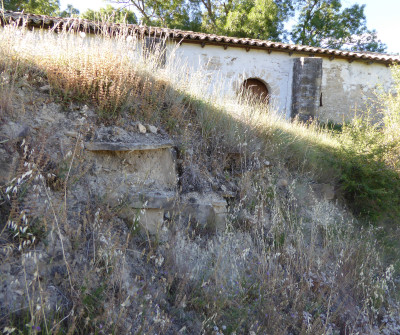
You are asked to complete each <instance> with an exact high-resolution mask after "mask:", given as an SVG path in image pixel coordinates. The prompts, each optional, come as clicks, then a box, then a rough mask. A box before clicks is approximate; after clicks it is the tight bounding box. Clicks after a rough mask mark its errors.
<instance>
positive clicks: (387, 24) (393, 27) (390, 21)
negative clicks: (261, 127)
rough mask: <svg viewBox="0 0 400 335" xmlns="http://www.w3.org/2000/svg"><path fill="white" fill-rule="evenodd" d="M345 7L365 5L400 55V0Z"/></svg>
mask: <svg viewBox="0 0 400 335" xmlns="http://www.w3.org/2000/svg"><path fill="white" fill-rule="evenodd" d="M342 3H343V6H345V7H348V6H351V5H353V4H355V3H358V4H360V5H361V4H365V5H366V7H365V16H366V18H367V26H368V28H369V29H375V30H376V31H377V32H378V37H379V38H380V39H381V40H382V42H384V43H385V44H386V45H387V46H388V49H387V52H389V53H400V36H399V32H400V0H356V1H354V0H342ZM60 4H61V10H64V9H65V8H66V7H67V4H71V5H73V6H74V7H75V8H78V9H79V10H80V11H81V12H84V11H85V10H86V9H88V8H90V9H94V10H97V9H99V8H101V7H104V6H106V4H107V2H105V1H103V0H60Z"/></svg>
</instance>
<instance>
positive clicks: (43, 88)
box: [39, 85, 50, 92]
mask: <svg viewBox="0 0 400 335" xmlns="http://www.w3.org/2000/svg"><path fill="white" fill-rule="evenodd" d="M39 90H40V91H41V92H49V91H50V85H44V86H42V87H41V88H39Z"/></svg>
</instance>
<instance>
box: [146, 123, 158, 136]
mask: <svg viewBox="0 0 400 335" xmlns="http://www.w3.org/2000/svg"><path fill="white" fill-rule="evenodd" d="M146 129H147V131H149V132H150V133H153V134H157V132H158V129H157V127H155V126H152V125H150V124H148V125H146Z"/></svg>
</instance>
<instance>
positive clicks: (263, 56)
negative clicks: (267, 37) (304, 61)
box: [176, 43, 293, 117]
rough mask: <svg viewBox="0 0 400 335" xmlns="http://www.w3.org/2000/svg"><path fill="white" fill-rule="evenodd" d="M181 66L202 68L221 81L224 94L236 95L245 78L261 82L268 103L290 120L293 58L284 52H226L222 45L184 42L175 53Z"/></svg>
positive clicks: (241, 50) (233, 50) (237, 50)
mask: <svg viewBox="0 0 400 335" xmlns="http://www.w3.org/2000/svg"><path fill="white" fill-rule="evenodd" d="M176 57H179V58H180V59H181V60H182V61H183V62H184V63H187V64H188V65H189V66H191V67H193V68H194V69H197V68H199V67H203V68H204V69H206V71H207V72H208V73H209V74H213V76H215V77H216V78H218V79H217V80H220V81H223V82H224V87H225V93H227V94H230V95H236V94H237V92H238V88H239V87H240V86H241V84H242V83H243V81H244V80H245V79H248V78H257V79H259V80H261V81H262V82H264V83H265V84H266V85H267V87H268V91H269V93H270V96H271V104H272V105H273V107H275V108H277V109H278V110H279V112H280V113H281V114H282V115H284V116H285V117H290V111H291V103H292V102H291V96H292V94H291V92H292V71H293V63H292V62H293V59H292V58H291V57H289V56H288V55H287V54H286V53H282V52H272V53H271V54H268V53H267V51H263V50H255V49H250V50H249V51H248V52H247V51H246V49H245V48H231V47H228V48H227V49H226V50H224V48H223V47H222V46H205V47H204V48H202V47H201V46H200V45H198V44H189V43H183V44H182V45H181V46H180V47H179V49H178V50H177V51H176Z"/></svg>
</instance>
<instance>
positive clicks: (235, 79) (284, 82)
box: [170, 43, 393, 123]
mask: <svg viewBox="0 0 400 335" xmlns="http://www.w3.org/2000/svg"><path fill="white" fill-rule="evenodd" d="M170 48H172V46H170ZM175 53H176V56H177V57H179V59H181V60H182V62H184V63H187V64H188V65H189V66H191V67H192V68H194V69H198V68H200V67H203V68H205V69H206V70H207V72H208V75H211V76H213V77H214V78H215V80H218V81H223V82H224V90H225V93H227V94H230V95H235V94H237V90H238V87H240V85H241V84H242V83H243V81H244V80H245V79H248V78H257V79H260V80H261V81H263V82H264V83H265V84H266V85H267V87H268V90H269V92H270V95H271V98H272V99H271V100H272V105H273V107H274V108H276V109H277V110H278V112H279V113H280V114H281V115H282V116H284V117H286V118H289V117H290V115H291V104H292V78H293V59H294V58H297V57H304V56H305V55H302V54H293V55H291V56H290V55H289V54H288V53H286V52H277V51H272V53H271V54H268V52H267V51H264V50H257V49H250V50H249V51H246V49H245V48H239V47H228V48H227V49H226V50H225V49H224V48H223V47H222V46H212V45H206V46H204V47H203V48H202V47H201V45H199V44H190V43H183V44H182V45H181V46H180V47H179V48H178V50H177V51H176V52H175ZM322 67H323V71H322V87H321V91H322V106H321V107H319V109H318V113H317V115H316V116H317V117H318V119H319V120H320V121H322V122H326V121H328V120H329V121H333V122H336V123H341V122H343V120H346V121H348V120H350V119H351V118H352V116H353V115H354V111H355V109H364V110H365V107H366V104H371V103H372V102H373V100H374V97H375V90H376V89H377V88H378V86H382V87H383V88H384V89H385V90H386V91H387V90H389V89H390V87H391V85H392V84H393V80H392V76H391V72H390V68H389V67H387V66H386V65H385V64H378V63H373V64H370V65H368V64H367V63H366V62H365V61H363V62H361V61H353V62H352V63H349V62H348V61H347V60H345V59H333V60H329V58H327V57H323V63H322Z"/></svg>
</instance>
